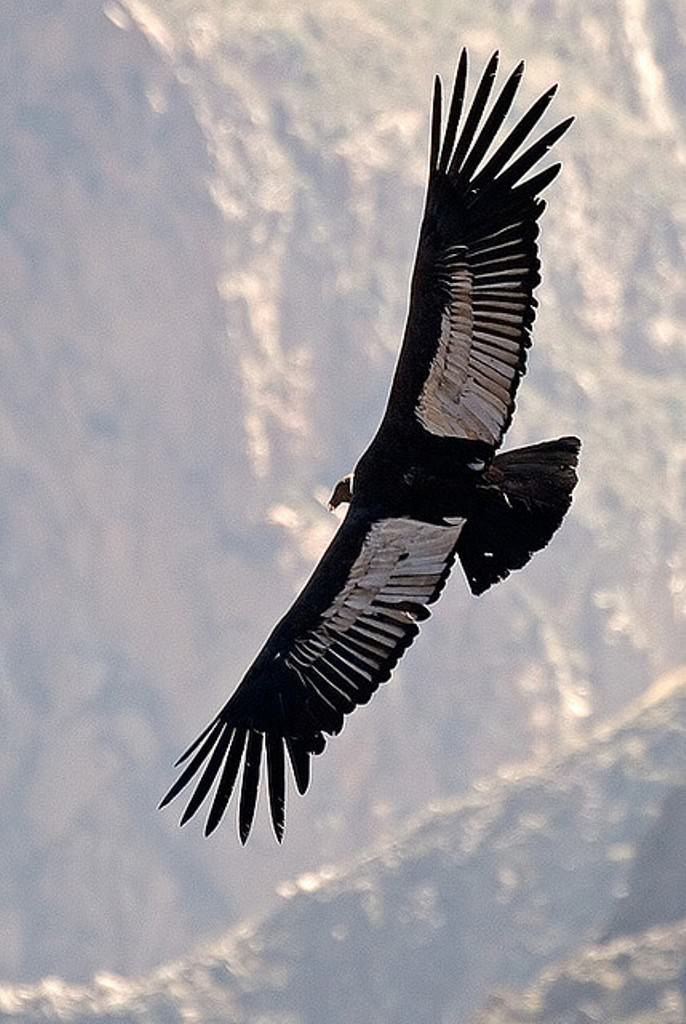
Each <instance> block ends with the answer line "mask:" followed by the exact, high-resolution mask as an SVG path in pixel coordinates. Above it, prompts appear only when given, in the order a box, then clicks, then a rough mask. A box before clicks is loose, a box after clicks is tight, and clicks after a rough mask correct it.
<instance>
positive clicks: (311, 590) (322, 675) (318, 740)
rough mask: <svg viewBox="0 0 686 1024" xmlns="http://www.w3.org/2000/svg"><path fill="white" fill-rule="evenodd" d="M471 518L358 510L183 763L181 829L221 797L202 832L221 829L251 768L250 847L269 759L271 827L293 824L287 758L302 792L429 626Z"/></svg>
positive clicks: (246, 791)
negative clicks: (347, 724)
mask: <svg viewBox="0 0 686 1024" xmlns="http://www.w3.org/2000/svg"><path fill="white" fill-rule="evenodd" d="M463 525H464V521H463V520H458V521H455V522H453V521H451V522H450V523H445V524H444V525H441V524H433V523H426V522H421V521H418V520H414V519H407V518H387V519H376V520H371V519H370V518H369V517H368V516H367V515H365V514H364V513H360V512H358V511H356V510H355V509H351V510H350V512H349V514H348V516H347V517H346V519H345V521H344V523H343V524H342V525H341V527H340V528H339V530H338V532H337V533H336V536H335V537H334V539H333V541H332V542H331V545H330V546H329V548H328V550H327V551H326V553H325V554H324V556H323V558H322V559H321V561H320V563H319V565H318V566H317V568H316V570H315V572H314V574H313V575H312V577H311V579H310V580H309V582H308V583H307V585H306V586H305V588H304V590H303V591H302V593H301V594H300V596H299V597H298V598H297V600H296V601H295V603H294V605H293V606H292V608H291V610H290V611H289V612H288V614H287V615H286V616H285V617H284V618H283V619H282V620H281V622H280V623H279V624H278V626H277V627H276V629H275V630H274V632H273V633H272V635H271V636H270V638H269V640H268V641H267V643H266V644H265V646H264V648H263V649H262V651H261V652H260V654H259V655H258V657H257V659H256V660H255V662H254V664H253V666H252V667H251V669H250V670H249V671H248V673H247V675H246V677H245V678H244V680H243V682H242V683H241V685H240V686H239V687H238V689H237V690H236V692H235V693H234V695H233V696H232V697H231V699H230V700H229V701H228V703H227V704H226V705H225V706H224V708H222V710H221V711H220V712H219V714H218V715H217V717H216V718H215V719H214V720H213V721H212V722H210V724H209V725H208V726H207V728H206V729H205V731H204V732H203V733H202V734H201V735H200V736H199V737H198V739H197V740H196V741H195V742H194V743H193V745H192V746H191V747H190V748H189V749H188V750H187V751H186V752H185V754H183V755H182V757H181V758H180V759H179V761H178V762H177V764H178V765H180V764H182V763H184V762H187V763H186V766H185V767H184V769H183V771H182V772H181V774H180V775H179V777H178V779H177V780H176V782H175V783H174V785H173V786H172V787H171V789H170V790H169V792H168V793H167V795H166V796H165V797H164V799H163V801H162V803H161V805H160V806H164V805H165V804H167V803H169V801H170V800H172V799H173V798H174V797H175V796H177V794H178V793H180V792H181V790H182V789H184V788H185V787H186V786H187V785H188V784H189V783H190V782H191V780H192V779H193V778H194V777H195V776H196V775H198V774H199V773H200V776H199V779H198V782H197V784H196V787H195V790H194V792H193V794H192V796H191V798H190V800H189V802H188V805H187V807H186V809H185V811H184V813H183V816H182V818H181V824H182V825H183V824H185V822H186V821H188V819H189V818H190V817H192V815H193V814H195V812H196V811H197V810H198V808H199V807H200V805H201V804H202V803H203V801H204V800H205V798H206V797H207V795H208V793H209V791H210V789H211V788H212V786H213V784H215V782H216V788H215V790H214V795H213V797H212V801H211V804H210V810H209V814H208V817H207V822H206V826H205V834H206V835H209V834H210V832H212V831H213V830H214V829H215V828H216V827H217V825H218V824H219V822H220V820H221V818H222V816H223V814H224V812H225V810H226V807H227V805H228V802H229V799H230V797H231V794H232V792H233V789H234V787H235V784H236V779H237V777H238V773H239V770H240V767H241V764H243V775H242V783H241V795H240V803H239V812H238V819H239V834H240V838H241V841H242V842H245V841H246V840H247V838H248V835H249V833H250V829H251V826H252V822H253V816H254V812H255V805H256V802H257V793H258V786H259V778H260V770H261V763H262V757H263V750H264V751H266V766H267V779H268V784H269V800H270V809H271V817H272V824H273V827H274V832H275V835H276V837H277V839H279V840H281V837H282V835H283V829H284V822H285V793H286V774H285V754H286V752H287V753H288V756H289V759H290V762H291V767H292V770H293V775H294V778H295V783H296V787H297V789H298V790H299V792H300V793H304V792H305V790H306V789H307V787H308V785H309V779H310V757H311V755H312V754H320V753H321V752H322V751H323V749H324V746H325V739H324V734H329V735H335V734H337V733H338V732H340V730H341V729H342V727H343V721H344V716H345V715H346V714H349V713H350V712H351V711H354V709H355V708H356V707H357V706H358V705H359V704H366V703H367V701H369V699H370V698H371V696H372V694H373V693H374V691H375V690H376V689H377V688H378V687H379V685H380V684H381V683H383V682H386V680H387V679H388V678H389V677H390V675H391V672H392V671H393V668H394V667H395V665H396V664H397V662H398V660H399V659H400V657H401V656H402V654H403V652H404V651H405V650H406V648H407V647H408V646H409V645H410V644H411V643H412V641H413V640H414V638H415V636H416V635H417V633H418V632H419V626H418V623H419V622H421V621H422V620H423V619H426V618H428V616H429V608H428V606H429V605H431V604H432V603H433V602H434V601H435V600H436V599H437V597H438V596H439V594H440V592H441V590H442V589H443V586H444V584H445V581H446V579H447V577H448V574H449V572H450V568H451V566H452V564H453V561H454V558H455V548H456V544H457V541H458V538H459V535H460V531H461V530H462V527H463Z"/></svg>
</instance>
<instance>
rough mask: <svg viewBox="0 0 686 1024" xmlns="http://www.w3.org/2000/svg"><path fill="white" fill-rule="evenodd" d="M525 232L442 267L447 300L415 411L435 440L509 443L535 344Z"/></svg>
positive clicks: (494, 237)
mask: <svg viewBox="0 0 686 1024" xmlns="http://www.w3.org/2000/svg"><path fill="white" fill-rule="evenodd" d="M519 227H520V225H519V224H509V225H507V226H506V227H505V228H502V229H500V230H499V231H496V232H493V233H492V234H489V235H486V236H484V237H483V238H480V239H479V240H478V241H476V242H474V243H473V244H470V245H469V247H467V246H464V245H459V246H453V247H451V248H450V249H447V250H446V252H445V254H444V256H443V257H442V258H441V260H440V261H439V262H438V264H437V267H436V272H437V276H438V280H439V281H440V282H441V283H442V284H443V285H444V287H445V288H446V291H447V301H446V303H445V307H444V309H443V314H442V317H441V331H440V336H439V339H438V346H437V349H436V354H435V355H434V358H433V359H432V361H431V365H430V367H429V373H428V376H427V378H426V381H425V382H424V386H423V387H422V390H421V393H420V396H419V401H418V403H417V406H416V410H415V411H416V415H417V418H418V419H419V421H420V423H421V424H422V426H423V427H424V428H425V429H426V430H428V431H429V432H430V433H431V434H436V435H439V436H440V437H464V438H468V439H469V440H475V441H485V442H487V443H488V444H492V445H497V444H499V443H500V441H501V440H502V435H503V433H504V430H505V428H506V426H507V423H508V421H509V418H510V415H511V412H512V408H513V405H514V399H513V395H514V391H515V388H516V386H517V381H518V377H519V374H520V372H521V369H522V367H523V361H524V356H523V353H524V349H525V348H526V346H527V345H528V335H527V332H526V326H525V317H526V313H527V307H528V296H527V293H526V288H525V278H526V276H527V275H528V274H529V273H530V259H529V258H527V253H526V251H525V243H524V242H523V240H522V239H521V238H520V237H518V233H517V228H519ZM513 233H514V236H515V237H513Z"/></svg>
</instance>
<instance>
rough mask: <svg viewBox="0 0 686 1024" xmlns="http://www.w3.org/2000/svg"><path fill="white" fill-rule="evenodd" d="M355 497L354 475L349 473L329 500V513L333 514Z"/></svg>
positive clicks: (340, 481)
mask: <svg viewBox="0 0 686 1024" xmlns="http://www.w3.org/2000/svg"><path fill="white" fill-rule="evenodd" d="M352 496H353V475H352V473H348V475H347V476H344V477H343V479H342V480H339V481H338V483H337V484H336V486H335V487H334V489H333V494H332V495H331V497H330V498H329V512H333V510H334V509H335V508H338V506H339V505H342V504H343V503H344V502H350V501H351V500H352Z"/></svg>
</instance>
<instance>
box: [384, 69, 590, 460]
mask: <svg viewBox="0 0 686 1024" xmlns="http://www.w3.org/2000/svg"><path fill="white" fill-rule="evenodd" d="M497 66H498V55H497V53H496V54H494V55H493V57H492V58H491V59H490V61H489V62H488V64H487V66H486V68H485V70H484V72H483V75H482V76H481V79H480V81H479V83H478V85H477V87H476V90H475V92H474V96H473V99H472V102H471V105H470V106H469V110H468V111H467V113H466V116H465V119H464V122H463V124H462V127H461V130H460V131H459V133H458V127H459V126H460V120H461V115H462V111H463V108H464V107H465V94H466V81H467V55H466V51H464V50H463V51H462V55H461V57H460V61H459V63H458V68H457V74H456V79H455V87H454V91H453V97H452V101H451V104H450V110H449V113H448V118H447V122H446V126H445V132H444V134H443V139H442V140H441V106H442V103H441V82H440V79H439V78H436V83H435V91H434V103H433V118H432V129H431V156H430V167H429V183H428V189H427V198H426V209H425V213H424V220H423V223H422V228H421V232H420V237H419V245H418V248H417V257H416V262H415V269H414V273H413V278H412V287H411V294H410V310H409V314H408V320H407V326H406V330H405V337H404V339H403V345H402V348H401V352H400V358H399V360H398V366H397V368H396V372H395V376H394V380H393V385H392V388H391V393H390V395H389V400H388V406H387V409H386V414H385V417H384V423H386V424H388V423H390V424H392V425H393V426H394V427H395V428H396V429H397V428H398V427H399V426H400V427H406V426H407V423H408V422H409V421H410V420H411V421H413V422H415V424H416V423H417V422H418V423H419V425H420V426H421V427H422V428H423V429H424V430H425V431H427V432H428V433H429V434H433V435H434V436H439V437H455V438H462V439H466V440H471V441H480V442H483V443H484V444H486V445H488V446H489V447H491V448H497V447H498V446H499V445H500V444H501V442H502V439H503V436H504V434H505V431H506V430H507V428H508V426H509V423H510V420H511V418H512V413H513V410H514V396H515V392H516V390H517V385H518V383H519V379H520V377H521V375H522V374H523V373H524V370H525V365H526V349H527V348H528V346H529V345H530V343H531V339H530V330H531V325H532V323H533V320H534V315H535V308H536V300H535V299H534V298H533V289H534V287H535V286H536V285H537V284H538V282H539V280H540V274H539V267H540V263H539V258H538V246H537V244H536V238H537V235H538V223H537V221H538V219H539V217H540V216H541V213H542V212H543V209H544V206H545V204H544V203H543V201H542V200H541V199H540V198H539V196H540V194H541V192H542V191H543V190H544V189H545V188H546V187H547V186H548V185H549V184H550V182H551V181H552V180H553V178H555V176H556V174H557V173H558V171H559V169H560V164H559V163H558V164H553V165H552V166H550V167H546V168H544V169H543V170H542V171H539V172H538V173H536V174H535V175H534V176H533V177H530V178H526V175H527V173H528V172H529V171H530V170H531V169H532V168H533V167H534V166H535V164H536V163H538V161H539V160H540V159H541V158H542V157H544V156H545V154H546V153H547V152H548V151H549V150H550V148H551V147H552V146H553V145H554V144H555V142H557V141H558V139H559V138H560V137H561V136H562V135H563V134H564V133H565V131H566V130H567V128H568V127H569V125H570V124H571V122H572V120H573V118H567V119H566V120H564V121H562V122H560V124H558V125H556V126H555V127H553V128H551V129H549V130H548V131H547V132H545V133H544V134H543V135H542V136H541V138H539V139H538V140H537V141H535V142H533V143H532V144H531V145H529V146H528V148H525V149H524V150H523V152H520V150H521V148H522V146H523V144H524V143H525V141H526V140H527V137H528V136H529V135H530V133H531V131H532V130H533V129H534V127H535V126H536V125H537V123H538V122H539V120H540V118H541V117H542V116H543V113H544V112H545V110H546V108H547V107H548V105H549V103H550V102H551V100H552V98H553V95H554V94H555V88H556V87H555V86H553V87H552V88H551V89H549V90H548V91H547V92H545V93H544V94H543V95H542V96H541V97H540V98H539V99H538V100H537V101H536V102H535V103H534V104H533V106H532V107H531V108H530V109H529V110H528V111H527V112H526V113H525V114H524V115H523V116H522V117H521V118H520V120H519V121H518V122H517V123H516V124H515V125H514V126H513V127H512V129H511V130H510V132H509V134H507V135H505V137H504V139H503V140H502V142H500V144H499V145H497V146H495V143H496V138H497V136H498V133H499V130H500V129H501V127H502V125H503V123H504V122H505V119H506V117H507V114H508V112H509V110H510V107H511V106H512V103H513V101H514V97H515V94H516V92H517V88H518V86H519V82H520V80H521V77H522V74H523V71H524V64H523V63H521V64H519V65H518V66H517V67H516V68H515V69H514V71H513V72H512V74H511V75H510V77H509V78H508V80H507V81H506V82H505V84H504V86H503V88H502V90H501V91H500V94H499V95H498V97H497V99H496V100H495V101H494V103H493V105H492V107H491V109H490V111H489V112H488V114H486V108H487V106H488V100H489V97H490V94H491V91H492V89H493V85H494V81H495V75H496V70H497ZM494 146H495V149H494V148H493V147H494Z"/></svg>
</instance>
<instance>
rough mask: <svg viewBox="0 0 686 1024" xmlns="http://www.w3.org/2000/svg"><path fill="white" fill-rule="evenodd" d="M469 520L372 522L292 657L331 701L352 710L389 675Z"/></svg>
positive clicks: (303, 678) (423, 614)
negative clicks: (338, 585) (438, 523)
mask: <svg viewBox="0 0 686 1024" xmlns="http://www.w3.org/2000/svg"><path fill="white" fill-rule="evenodd" d="M464 522H465V520H463V519H459V520H456V521H455V522H454V524H452V525H447V526H436V525H433V524H431V523H424V522H420V521H417V520H413V519H384V520H381V521H379V522H377V523H375V524H374V525H373V526H372V527H371V529H370V530H369V532H368V534H367V536H366V538H365V541H364V543H363V545H362V549H361V550H360V553H359V555H358V556H357V558H356V560H355V562H354V563H353V565H352V568H351V570H350V574H349V576H348V579H347V580H346V582H345V585H344V586H343V588H342V589H341V591H340V592H339V593H338V594H337V596H336V597H335V599H334V600H333V602H332V603H331V605H330V607H329V608H328V609H327V610H326V611H325V612H324V613H323V615H322V617H321V621H320V623H319V625H318V626H316V627H315V628H314V629H312V630H309V631H308V632H307V633H306V634H305V635H304V636H302V637H300V638H299V639H298V640H296V641H295V643H294V644H293V647H292V648H291V650H290V651H289V653H288V654H287V655H286V657H285V661H286V664H287V665H288V666H289V668H291V669H293V670H294V671H295V672H296V674H297V675H298V676H299V677H300V679H301V681H302V682H303V683H304V684H305V685H306V686H307V687H308V688H309V689H310V691H314V693H315V694H316V695H317V697H318V698H319V699H321V700H322V701H324V702H325V704H327V705H328V706H329V707H330V708H332V709H335V710H336V711H342V712H348V711H352V709H353V708H354V707H355V706H356V705H357V704H361V703H366V701H368V700H369V698H370V697H371V695H372V693H373V692H374V691H375V690H376V688H377V686H378V685H379V683H381V682H383V681H384V680H385V679H387V678H388V676H389V675H390V672H391V670H392V668H393V666H394V665H395V664H396V662H397V661H398V659H399V657H400V656H401V654H402V652H403V651H404V650H405V648H406V647H407V646H408V645H409V644H410V643H411V641H412V639H413V638H414V636H416V634H417V632H418V626H417V622H418V621H419V620H421V619H425V618H427V617H428V615H429V612H428V610H427V606H428V605H429V604H431V603H432V602H433V601H435V600H436V598H437V597H438V594H439V593H440V590H441V587H442V584H443V582H444V581H445V578H446V577H447V574H448V572H449V570H450V564H451V561H452V553H453V550H454V548H455V545H456V543H457V540H458V537H459V536H460V532H461V530H462V527H463V526H464Z"/></svg>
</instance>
